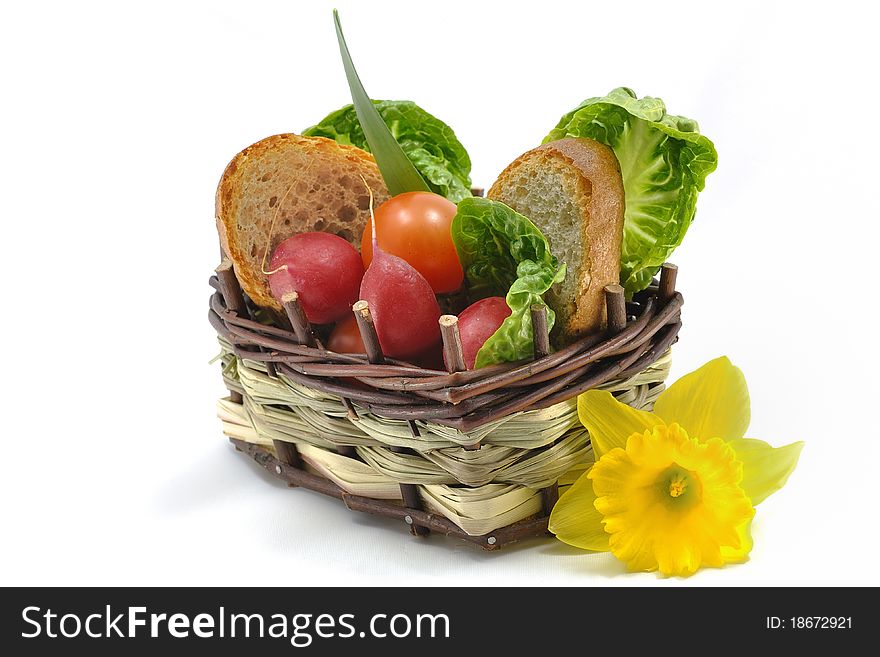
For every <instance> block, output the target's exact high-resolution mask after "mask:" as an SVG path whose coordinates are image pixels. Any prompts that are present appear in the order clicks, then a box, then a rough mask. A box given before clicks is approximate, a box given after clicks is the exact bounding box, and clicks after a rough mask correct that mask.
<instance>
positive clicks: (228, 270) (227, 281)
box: [214, 258, 248, 319]
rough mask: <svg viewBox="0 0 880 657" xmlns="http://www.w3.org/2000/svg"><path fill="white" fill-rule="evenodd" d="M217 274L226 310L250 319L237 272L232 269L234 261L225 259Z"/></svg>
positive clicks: (216, 270)
mask: <svg viewBox="0 0 880 657" xmlns="http://www.w3.org/2000/svg"><path fill="white" fill-rule="evenodd" d="M214 272H215V273H216V274H217V280H218V281H220V294H222V295H223V302H224V303H225V304H226V309H227V310H231V311H232V312H234V313H235V314H236V315H238V316H239V317H244V318H245V319H247V318H248V311H247V306H246V305H245V303H244V294H243V293H242V291H241V285H239V284H238V279H237V278H236V277H235V270H234V269H233V268H232V260H230V259H229V258H223V262H221V263H220V266H219V267H217V269H215V270H214Z"/></svg>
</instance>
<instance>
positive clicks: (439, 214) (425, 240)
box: [361, 192, 464, 294]
mask: <svg viewBox="0 0 880 657" xmlns="http://www.w3.org/2000/svg"><path fill="white" fill-rule="evenodd" d="M455 211H456V208H455V203H453V202H452V201H450V200H448V199H445V198H443V197H442V196H440V195H438V194H433V193H431V192H405V193H403V194H398V195H397V196H395V197H393V198H390V199H388V200H387V201H385V202H384V203H383V204H382V205H380V206H379V207H378V208H376V211H375V215H376V236H377V237H378V240H379V247H380V248H381V249H382V250H383V251H385V252H386V253H390V254H392V255H396V256H397V257H399V258H403V259H404V260H406V261H407V262H408V263H409V264H410V265H412V266H413V267H414V268H415V269H416V271H418V272H419V273H420V274H421V275H422V276H424V277H425V280H427V281H428V283H429V284H430V286H431V288H432V289H433V290H434V292H436V293H438V294H441V293H448V292H455V291H456V290H457V289H458V288H460V287H461V282H462V280H463V279H464V272H463V271H462V269H461V263H460V262H459V260H458V253H457V252H456V250H455V245H454V244H453V243H452V236H451V235H450V232H449V229H450V226H451V225H452V218H453V217H454V216H455ZM372 231H373V225H372V221H368V222H367V225H366V228H364V236H363V241H362V242H361V256H362V257H363V260H364V268H365V269H366V268H367V267H369V266H370V262H372V260H373V242H372V239H373V238H372V234H373V233H372Z"/></svg>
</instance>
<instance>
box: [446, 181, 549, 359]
mask: <svg viewBox="0 0 880 657" xmlns="http://www.w3.org/2000/svg"><path fill="white" fill-rule="evenodd" d="M452 241H453V242H454V244H455V248H456V250H457V251H458V257H459V259H460V260H461V265H462V267H463V268H464V271H465V276H466V277H467V281H468V289H469V291H470V295H471V297H472V298H473V299H474V300H476V299H481V298H484V297H489V296H505V299H506V301H507V305H508V306H510V310H511V314H510V316H509V317H508V318H507V319H505V320H504V322H503V323H502V324H501V326H500V327H499V329H498V330H497V331H496V332H495V333H494V334H493V335H492V336H491V337H490V338H489V339H488V340H486V342H485V344H483V346H482V347H481V348H480V351H478V352H477V359H476V363H475V365H474V366H475V367H477V368H479V367H484V366H486V365H491V364H493V363H502V362H510V361H516V360H522V359H524V358H530V357H532V356H533V355H534V345H533V341H532V316H531V313H530V312H529V310H530V308H531V306H532V305H533V304H536V303H543V295H544V293H545V292H547V290H549V289H550V286H552V285H553V284H554V283H558V282H560V281H562V280H563V279H564V278H565V264H564V263H563V264H560V263H559V261H558V260H557V259H556V257H555V256H554V255H553V254H552V253H550V244H549V243H548V242H547V239H546V238H545V237H544V236H543V235H542V234H541V231H540V230H538V227H537V226H535V224H533V223H532V222H531V221H529V220H528V219H527V218H526V217H524V216H522V215H521V214H518V213H517V212H514V211H513V210H512V209H511V208H509V207H507V206H506V205H504V203H499V202H498V201H491V200H489V199H485V198H467V199H464V200H463V201H461V202H460V203H459V204H458V212H457V213H456V215H455V218H454V219H453V220H452ZM555 321H556V313H554V312H553V311H552V310H551V309H550V308H547V326H548V328H553V323H554V322H555Z"/></svg>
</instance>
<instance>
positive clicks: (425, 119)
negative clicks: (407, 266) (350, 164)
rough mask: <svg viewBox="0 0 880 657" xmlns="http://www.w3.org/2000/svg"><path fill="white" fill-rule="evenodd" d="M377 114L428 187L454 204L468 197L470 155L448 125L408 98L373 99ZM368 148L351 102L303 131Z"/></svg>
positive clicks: (469, 194) (305, 133)
mask: <svg viewBox="0 0 880 657" xmlns="http://www.w3.org/2000/svg"><path fill="white" fill-rule="evenodd" d="M373 104H374V105H375V106H376V109H377V110H378V111H379V115H380V116H381V117H382V119H383V120H384V121H385V124H386V125H387V126H388V128H389V129H390V130H391V134H392V135H394V138H395V139H396V140H397V143H398V144H400V146H401V148H402V149H403V152H404V153H406V156H407V157H408V158H409V159H410V161H411V162H412V163H413V164H414V165H415V167H416V169H418V171H419V173H420V174H422V177H423V178H424V179H425V181H427V183H428V185H430V187H431V189H432V190H433V191H435V192H437V193H438V194H440V195H442V196H445V197H446V198H448V199H449V200H450V201H452V202H453V203H458V201H460V200H461V199H463V198H468V197H469V196H471V158H470V156H469V155H468V152H467V151H466V150H465V148H464V146H462V145H461V142H460V141H458V138H457V137H456V136H455V133H454V132H453V131H452V128H450V127H449V126H448V125H446V124H445V123H443V121H441V120H440V119H438V118H437V117H435V116H432V115H431V114H429V113H428V112H426V111H425V110H423V109H422V108H421V107H419V106H418V105H416V104H415V103H414V102H412V101H410V100H374V101H373ZM303 135H305V136H307V137H327V138H328V139H333V140H334V141H337V142H339V143H340V144H348V145H350V146H357V147H358V148H362V149H364V150H365V151H369V150H370V146H369V144H368V143H367V138H366V137H365V136H364V131H363V128H362V127H361V124H360V122H359V121H358V118H357V114H356V112H355V110H354V106H353V105H346V106H345V107H343V108H341V109H338V110H336V111H335V112H333V113H331V114H328V115H327V116H326V117H324V119H323V120H322V121H321V122H320V123H318V124H317V125H314V126H312V127H311V128H308V129H306V130H304V131H303Z"/></svg>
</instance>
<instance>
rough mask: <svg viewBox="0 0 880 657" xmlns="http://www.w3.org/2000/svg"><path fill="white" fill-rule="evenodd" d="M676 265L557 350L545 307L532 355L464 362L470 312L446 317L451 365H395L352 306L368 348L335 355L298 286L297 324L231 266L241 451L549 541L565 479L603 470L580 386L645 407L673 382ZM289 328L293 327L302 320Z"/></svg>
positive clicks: (219, 304)
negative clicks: (256, 302)
mask: <svg viewBox="0 0 880 657" xmlns="http://www.w3.org/2000/svg"><path fill="white" fill-rule="evenodd" d="M676 273H677V269H676V267H675V266H674V265H670V264H666V265H664V266H663V267H662V268H661V274H660V279H659V281H655V282H654V284H653V285H651V286H650V287H648V288H647V289H646V290H644V291H642V292H640V293H639V294H637V295H635V297H634V299H633V300H632V301H630V302H627V301H625V299H624V293H623V289H622V288H621V287H620V286H618V285H610V286H608V287H607V288H606V289H605V300H606V305H607V315H608V329H607V331H606V332H605V333H603V334H601V335H593V336H590V337H587V338H584V339H581V340H579V341H577V342H575V343H573V344H570V345H568V346H566V347H564V348H562V349H559V350H558V351H555V352H552V353H551V350H550V344H549V337H548V333H547V315H546V307H544V306H533V307H532V308H531V320H532V324H533V327H534V329H535V330H534V335H535V344H534V347H535V358H534V360H530V361H525V362H519V363H505V364H502V365H492V366H489V367H484V368H481V369H479V370H465V366H464V359H463V357H462V353H461V338H460V335H459V332H458V326H457V318H456V317H455V316H452V315H444V316H442V317H441V318H440V329H441V335H442V337H443V350H444V356H445V361H446V363H447V369H448V371H438V370H431V369H425V368H424V367H420V366H417V365H413V364H410V363H406V362H402V361H399V360H393V359H390V358H385V357H384V356H383V355H382V353H381V349H380V347H379V341H378V339H377V337H376V332H375V328H374V326H373V323H372V317H371V315H370V310H369V306H368V305H367V304H366V302H363V301H359V302H358V303H357V304H355V306H354V308H353V312H354V314H355V317H356V319H357V322H358V327H359V329H360V332H361V337H362V338H363V341H364V345H365V349H366V351H367V353H366V354H364V355H354V354H337V353H333V352H329V351H327V350H326V349H324V347H323V345H322V344H321V342H320V339H319V337H318V336H317V334H316V332H315V331H313V329H312V327H310V326H309V325H308V322H307V321H306V319H305V314H304V313H303V312H302V309H301V307H300V306H299V303H298V298H297V296H296V294H295V293H292V294H290V295H288V296H286V297H285V298H284V300H283V301H284V304H283V305H284V310H285V313H286V320H287V322H285V321H284V320H283V318H267V317H266V313H264V312H262V311H259V310H257V309H256V308H255V307H254V306H253V305H252V304H251V303H250V302H249V300H247V299H246V298H245V296H244V295H243V294H242V291H241V287H240V286H239V284H238V281H237V280H236V278H235V274H234V271H233V268H232V265H231V263H230V262H229V261H228V260H224V262H223V263H222V264H221V265H220V267H218V268H217V270H216V275H215V276H213V277H212V278H211V281H210V284H211V286H212V287H213V288H214V293H213V294H212V296H211V301H210V311H209V318H210V321H211V324H212V326H213V327H214V328H215V329H216V331H217V334H218V336H219V341H220V345H221V350H222V351H221V354H220V356H219V357H218V358H219V360H220V361H221V362H222V364H223V380H224V382H225V384H226V387H227V388H228V389H229V391H230V395H229V396H228V397H226V398H223V399H221V400H220V401H219V402H218V414H219V416H220V419H221V420H222V421H223V432H224V433H225V434H226V435H227V436H228V437H229V438H230V440H231V441H232V443H233V444H234V445H235V447H236V449H238V450H239V451H241V452H243V453H245V454H247V455H248V456H250V457H251V458H253V459H254V460H255V461H256V462H257V463H259V464H260V465H261V466H263V467H264V468H265V469H266V470H267V471H268V472H269V473H270V474H272V475H274V476H276V477H278V478H280V479H281V480H283V481H285V482H287V484H288V485H290V486H291V487H302V488H308V489H310V490H314V491H317V492H319V493H323V494H325V495H330V496H332V497H336V498H339V499H341V500H342V501H343V502H344V503H345V505H346V506H347V507H348V508H349V509H352V510H355V511H364V512H366V513H372V514H376V515H381V516H386V517H390V518H396V519H398V520H401V521H403V522H405V523H406V524H407V525H409V527H410V530H411V531H412V533H413V534H417V535H427V534H429V533H431V532H439V533H441V534H445V535H451V536H456V537H458V538H461V539H464V540H466V541H469V542H471V543H475V544H477V545H480V546H481V547H483V548H485V549H487V550H493V549H497V548H500V547H502V546H503V545H505V544H508V543H512V542H514V541H517V540H521V539H524V538H529V537H536V536H542V535H546V534H547V523H548V517H549V515H550V511H551V509H552V508H553V505H554V504H555V503H556V500H557V499H558V496H559V490H560V487H562V488H563V490H564V488H565V487H566V486H568V485H570V484H572V483H573V482H574V481H575V480H576V479H577V477H578V476H580V474H582V473H583V472H584V470H585V469H586V467H587V466H588V465H589V464H590V463H592V461H593V457H592V448H591V446H590V440H589V435H588V433H587V431H586V430H585V429H584V428H583V426H582V425H581V424H580V422H579V421H578V417H577V395H579V394H580V393H582V392H584V391H586V390H589V389H592V388H597V389H601V390H608V391H609V392H611V393H612V394H613V395H614V396H615V397H616V398H617V399H618V400H620V401H621V402H624V403H626V404H629V405H631V406H633V407H634V408H638V409H650V408H652V407H653V404H654V401H655V400H656V399H657V397H658V395H659V394H660V393H661V392H662V391H663V389H664V387H665V385H664V381H665V380H666V377H667V375H668V374H669V365H670V355H669V351H670V347H671V345H672V344H673V343H674V342H675V341H676V340H677V336H678V331H679V329H680V328H681V306H682V301H683V300H682V296H681V294H680V293H678V292H676V291H675V279H676ZM288 323H289V325H288Z"/></svg>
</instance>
